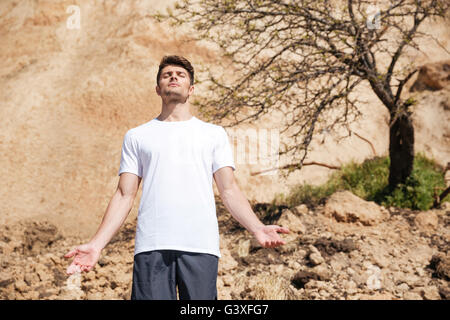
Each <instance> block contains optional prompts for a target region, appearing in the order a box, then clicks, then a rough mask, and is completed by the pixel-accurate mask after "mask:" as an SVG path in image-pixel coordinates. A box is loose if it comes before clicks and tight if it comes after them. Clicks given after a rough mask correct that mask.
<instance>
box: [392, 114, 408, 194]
mask: <svg viewBox="0 0 450 320" xmlns="http://www.w3.org/2000/svg"><path fill="white" fill-rule="evenodd" d="M392 116H393V115H391V117H392ZM389 158H390V160H391V164H390V168H389V188H390V189H391V190H392V189H394V188H395V187H396V186H397V185H398V184H399V183H404V182H405V181H406V178H408V177H409V176H410V175H411V172H412V169H413V162H414V127H413V123H412V119H411V114H410V113H409V112H407V111H404V112H402V113H401V114H400V115H399V116H398V118H397V119H396V120H394V123H392V125H391V128H390V131H389Z"/></svg>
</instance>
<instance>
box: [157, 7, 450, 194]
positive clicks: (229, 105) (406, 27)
mask: <svg viewBox="0 0 450 320" xmlns="http://www.w3.org/2000/svg"><path fill="white" fill-rule="evenodd" d="M448 7H449V2H448V1H446V0H422V1H421V0H391V1H378V3H377V2H376V1H364V0H348V1H339V0H335V1H330V0H281V1H275V0H184V1H181V2H178V3H177V4H176V6H175V8H174V9H173V10H169V11H168V14H158V15H156V16H157V18H158V19H159V20H160V21H161V20H168V21H171V22H172V24H173V25H184V24H191V25H192V26H193V27H194V29H195V30H196V32H197V33H196V34H194V35H192V34H191V36H192V38H193V39H196V40H200V39H206V40H208V41H212V42H214V43H216V44H218V45H219V46H220V48H221V49H222V50H223V53H224V57H223V58H220V59H218V62H223V64H222V66H223V68H222V70H224V72H223V74H220V75H219V76H217V75H215V74H214V73H213V72H210V73H209V74H208V76H207V78H206V80H205V81H206V82H207V83H209V89H210V92H211V93H213V94H210V95H209V96H207V97H206V96H205V97H204V98H202V99H200V100H199V101H197V104H198V106H199V109H200V111H202V112H203V113H204V114H205V115H207V116H208V117H210V119H211V120H215V121H221V120H223V119H225V118H226V119H229V120H232V121H233V122H232V125H237V124H239V123H242V122H246V121H252V120H256V119H258V118H259V117H260V116H261V115H263V114H266V113H267V112H269V111H270V110H272V109H274V108H275V109H277V110H280V111H282V112H284V114H285V119H286V123H285V126H284V127H283V130H282V133H283V132H285V131H287V130H289V129H290V130H291V131H293V132H291V133H290V137H291V138H292V139H291V141H294V143H290V144H289V145H287V144H284V148H282V150H281V151H280V155H283V154H286V155H290V156H291V157H292V159H294V160H293V163H292V164H289V165H286V166H284V167H282V169H287V170H286V171H288V172H291V171H293V170H298V169H301V168H302V166H303V162H304V160H305V157H306V155H307V152H308V147H309V146H310V143H311V140H312V137H313V135H314V134H315V133H317V132H318V131H320V130H325V131H330V130H333V129H335V128H336V126H339V125H342V126H344V127H345V126H347V125H348V123H349V121H351V120H353V119H355V117H356V116H357V115H358V114H359V111H358V109H357V96H356V95H355V94H352V93H354V91H355V88H356V87H357V86H358V85H360V84H361V83H362V82H367V83H368V84H369V85H370V88H371V89H372V90H373V92H374V93H375V95H376V96H377V97H378V98H379V99H380V100H381V102H382V103H383V105H384V106H385V107H386V108H387V110H388V111H389V115H390V124H389V128H390V129H389V130H390V132H389V137H390V140H389V157H390V175H389V185H390V187H395V186H396V185H398V184H399V183H403V182H405V180H406V178H407V177H408V176H409V175H410V174H411V171H412V167H413V160H414V127H413V124H412V119H411V110H410V107H411V105H413V104H414V103H415V101H414V99H412V98H406V99H405V98H403V96H402V92H403V89H404V86H405V84H406V82H407V81H408V80H409V79H410V78H411V77H412V76H413V75H414V74H415V72H416V71H417V68H415V67H413V66H409V67H401V66H400V63H399V60H400V58H401V57H402V55H403V54H404V52H405V48H406V47H408V46H409V47H414V48H416V49H418V46H417V43H416V42H415V40H416V39H417V38H418V37H420V36H424V34H423V33H422V32H420V31H419V26H420V25H421V23H422V22H423V21H425V20H426V19H430V18H434V19H436V18H444V19H445V18H446V14H447V10H448ZM225 62H227V63H229V65H228V66H227V65H225ZM230 66H231V67H230ZM227 70H233V74H231V75H230V73H229V72H227ZM224 75H226V76H224ZM227 77H228V78H227ZM230 77H231V78H232V79H233V80H232V81H230ZM227 79H228V80H227ZM292 128H296V130H292ZM319 128H320V129H319Z"/></svg>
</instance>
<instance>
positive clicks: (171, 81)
mask: <svg viewBox="0 0 450 320" xmlns="http://www.w3.org/2000/svg"><path fill="white" fill-rule="evenodd" d="M190 81H191V80H190V78H189V73H188V72H187V70H186V69H184V68H182V67H180V66H171V65H169V66H166V67H164V68H163V69H162V70H161V75H160V78H159V84H158V86H157V87H156V93H157V94H158V95H159V96H161V98H162V99H163V100H167V101H171V102H182V103H184V102H186V100H187V99H188V98H189V96H190V95H191V94H192V93H193V91H194V86H191V82H190Z"/></svg>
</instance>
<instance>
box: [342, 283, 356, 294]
mask: <svg viewBox="0 0 450 320" xmlns="http://www.w3.org/2000/svg"><path fill="white" fill-rule="evenodd" d="M344 289H345V292H347V293H348V294H353V293H356V292H357V291H358V290H357V285H356V283H355V282H354V281H352V280H349V281H345V282H344Z"/></svg>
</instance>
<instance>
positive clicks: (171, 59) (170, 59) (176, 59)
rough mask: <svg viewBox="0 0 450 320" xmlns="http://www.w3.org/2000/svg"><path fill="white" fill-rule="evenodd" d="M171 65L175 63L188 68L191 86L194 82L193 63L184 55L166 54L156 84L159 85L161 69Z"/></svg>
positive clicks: (160, 65)
mask: <svg viewBox="0 0 450 320" xmlns="http://www.w3.org/2000/svg"><path fill="white" fill-rule="evenodd" d="M169 65H175V66H179V67H182V68H184V69H186V71H187V72H188V73H189V78H190V80H191V86H192V85H193V84H194V68H193V67H192V65H191V63H190V62H189V61H188V59H186V58H185V57H182V56H164V57H163V58H162V60H161V62H160V64H159V69H158V74H157V76H156V84H157V85H158V86H159V77H160V76H161V71H162V69H164V68H165V67H167V66H169Z"/></svg>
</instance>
